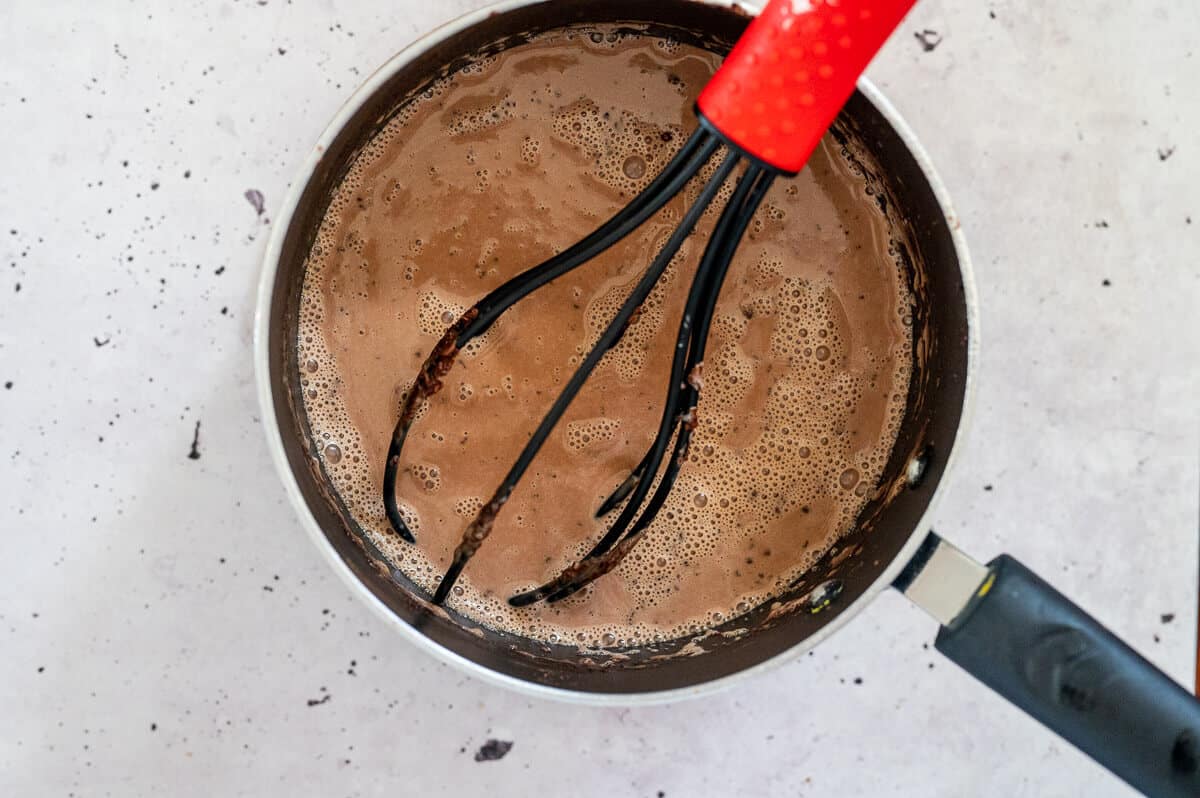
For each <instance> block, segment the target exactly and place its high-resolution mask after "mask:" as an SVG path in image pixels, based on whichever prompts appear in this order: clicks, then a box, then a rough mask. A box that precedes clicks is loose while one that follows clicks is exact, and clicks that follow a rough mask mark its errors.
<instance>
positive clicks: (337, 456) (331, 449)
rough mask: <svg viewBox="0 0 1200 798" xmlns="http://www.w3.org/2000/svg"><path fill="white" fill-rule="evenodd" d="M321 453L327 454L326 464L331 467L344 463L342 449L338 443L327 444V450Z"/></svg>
mask: <svg viewBox="0 0 1200 798" xmlns="http://www.w3.org/2000/svg"><path fill="white" fill-rule="evenodd" d="M321 451H322V452H323V453H324V454H325V462H327V463H329V464H330V465H337V464H338V463H340V462H342V447H340V446H338V445H337V444H336V443H327V444H325V448H324V449H322V450H321Z"/></svg>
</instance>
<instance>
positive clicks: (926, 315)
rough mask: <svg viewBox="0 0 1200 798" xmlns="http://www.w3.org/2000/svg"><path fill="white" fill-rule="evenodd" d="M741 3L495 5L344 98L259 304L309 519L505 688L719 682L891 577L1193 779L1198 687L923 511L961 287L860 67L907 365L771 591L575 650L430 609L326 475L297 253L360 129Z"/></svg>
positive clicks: (1166, 779) (450, 654)
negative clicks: (887, 416) (613, 39)
mask: <svg viewBox="0 0 1200 798" xmlns="http://www.w3.org/2000/svg"><path fill="white" fill-rule="evenodd" d="M749 14H750V12H748V11H746V10H745V9H744V8H743V7H741V6H737V5H734V4H730V3H726V2H718V1H717V0H708V1H705V2H701V1H700V0H659V1H658V2H655V3H646V2H643V1H642V0H574V1H573V2H555V1H553V0H551V1H550V2H536V1H535V0H514V1H513V2H506V3H501V4H499V5H495V6H491V7H489V8H486V9H483V10H481V11H478V12H475V13H473V14H469V15H467V16H465V17H462V18H461V19H459V20H457V21H455V22H452V23H450V24H448V25H446V26H444V27H442V28H440V29H438V30H437V31H434V32H433V33H431V34H429V35H427V36H425V37H424V38H422V39H420V40H419V41H417V42H415V43H414V44H412V45H411V46H410V47H408V48H407V49H406V50H404V51H403V52H401V53H400V54H398V55H396V56H395V57H393V58H392V59H391V60H390V61H388V62H387V63H386V64H385V65H384V66H383V67H382V68H381V69H379V71H377V72H376V73H375V74H374V75H372V76H371V77H370V78H369V79H368V80H367V81H366V83H365V84H364V85H363V86H362V87H361V88H360V89H359V90H358V91H357V92H356V93H355V94H354V95H353V97H352V98H351V99H350V101H349V102H348V103H347V104H346V105H345V106H344V107H343V108H342V109H341V110H340V111H339V112H338V114H337V116H336V117H335V118H334V120H333V122H332V123H331V124H330V126H329V127H328V129H327V130H326V131H325V133H324V134H323V135H322V136H321V138H320V141H319V142H318V144H317V147H316V149H315V151H314V153H313V154H312V156H311V157H310V158H309V160H308V162H307V163H306V164H305V166H304V171H303V173H302V174H301V176H300V179H299V180H298V181H296V182H295V183H294V186H293V189H292V191H291V193H290V194H289V195H288V197H287V198H286V200H285V202H284V204H283V207H282V208H281V210H280V212H279V214H278V217H277V223H276V227H275V229H274V233H273V235H272V238H271V241H270V243H269V246H268V250H267V255H266V262H265V266H264V269H263V274H262V280H261V284H260V291H259V301H258V308H257V318H256V322H255V336H256V338H255V358H256V366H257V379H258V390H259V397H260V401H261V404H262V414H263V420H264V424H265V427H266V432H267V436H268V441H269V445H270V448H271V451H272V454H273V457H274V459H275V462H276V465H277V467H278V470H279V473H280V476H281V478H282V480H283V483H284V485H285V488H286V490H287V493H288V495H289V497H290V499H291V501H292V503H293V504H294V505H295V508H296V511H297V513H298V515H299V517H300V519H301V522H302V524H303V526H304V527H305V529H306V530H307V531H308V532H309V534H310V535H311V537H312V538H313V540H314V541H315V542H316V544H317V546H318V548H319V549H320V550H321V551H322V552H323V553H324V554H325V555H326V557H327V559H328V560H329V561H330V563H331V565H332V566H333V568H334V569H335V570H336V571H337V572H338V573H339V574H340V575H341V576H342V577H344V578H345V580H346V582H347V583H348V584H349V585H350V587H351V588H352V590H353V591H354V592H355V593H356V594H357V595H358V596H359V597H361V598H362V599H363V600H364V601H365V602H366V603H367V604H368V605H370V606H371V607H373V608H374V609H375V610H376V611H378V612H379V614H380V615H382V616H383V617H384V618H386V619H387V620H388V621H389V622H391V624H392V625H393V626H394V627H395V628H396V629H397V630H398V631H399V632H400V633H401V634H403V635H404V636H406V637H407V638H409V639H410V640H411V641H413V643H415V644H416V645H417V646H419V647H420V648H423V649H425V650H426V651H428V652H430V653H432V654H433V655H434V656H436V657H438V658H439V659H442V660H444V661H446V662H449V663H451V664H454V665H456V666H459V667H461V668H462V669H463V670H465V671H467V672H468V673H471V674H473V675H475V676H478V677H480V678H482V679H485V680H489V681H492V682H495V683H498V684H501V685H503V686H505V687H508V688H513V689H517V690H520V691H523V692H526V693H530V694H533V695H537V696H542V697H546V698H555V699H565V700H571V701H575V702H581V703H591V704H618V705H630V704H644V703H650V702H656V701H666V700H677V699H682V698H686V697H689V696H698V695H704V694H707V693H710V692H712V691H713V690H716V689H718V688H722V687H726V686H729V685H732V684H734V683H736V682H738V681H741V680H744V679H748V678H750V677H751V676H752V675H754V674H756V673H758V672H760V671H764V670H767V669H769V668H771V667H773V666H776V665H778V664H780V663H782V662H785V661H788V660H791V659H793V658H795V657H797V656H799V655H801V654H803V653H805V652H806V651H808V650H809V649H811V648H812V647H813V646H816V645H817V644H819V643H820V642H821V641H822V640H824V639H825V638H826V637H828V636H829V635H830V634H832V633H833V632H835V631H836V630H837V629H838V628H840V627H841V626H842V625H844V624H845V623H847V622H849V621H850V620H851V619H852V618H853V617H854V615H855V614H857V613H858V612H859V611H860V610H861V609H862V608H863V607H864V606H865V605H866V604H867V602H869V601H871V599H873V598H874V597H875V596H876V595H878V594H879V593H880V592H881V591H883V590H886V589H888V588H890V587H894V588H896V589H899V590H901V591H902V592H903V593H904V594H905V595H906V596H908V597H909V598H910V599H912V600H913V601H914V602H915V603H917V604H918V605H919V606H921V607H922V608H924V609H925V610H926V611H928V612H929V614H930V615H932V616H933V617H934V618H935V619H936V620H937V622H938V623H939V624H940V629H939V631H938V635H937V643H936V646H937V648H938V650H940V651H941V652H942V653H944V654H945V655H946V656H948V657H949V658H950V659H952V660H954V661H955V662H956V663H958V664H959V665H960V666H962V667H963V668H965V669H966V670H967V671H969V672H970V673H972V674H973V675H974V676H976V677H977V678H978V679H980V680H981V681H983V682H984V683H985V684H987V685H989V686H990V687H992V688H993V689H994V690H996V691H998V692H999V693H1001V694H1002V695H1004V696H1005V697H1006V698H1008V699H1009V700H1010V701H1012V702H1013V703H1015V704H1016V705H1018V706H1020V707H1021V708H1022V709H1024V710H1025V711H1026V712H1028V713H1029V714H1031V715H1032V716H1034V717H1035V718H1037V719H1038V720H1039V721H1041V722H1043V723H1044V724H1046V725H1047V726H1049V727H1050V728H1052V729H1054V730H1055V731H1057V732H1058V733H1059V734H1061V735H1062V736H1063V737H1065V738H1066V739H1068V740H1069V741H1071V742H1072V743H1074V744H1075V745H1076V746H1078V747H1079V748H1080V749H1082V750H1083V751H1084V752H1085V753H1087V754H1089V755H1090V756H1092V757H1093V758H1095V759H1096V760H1097V761H1099V762H1101V763H1102V764H1104V765H1105V766H1106V767H1108V768H1109V769H1111V770H1112V771H1113V772H1115V773H1116V774H1117V775H1119V776H1120V777H1122V778H1124V779H1125V780H1126V781H1128V782H1129V783H1130V784H1132V785H1134V786H1135V787H1137V788H1139V789H1141V790H1143V791H1145V792H1147V793H1150V794H1155V795H1190V796H1195V795H1200V704H1198V703H1197V702H1196V701H1195V700H1193V699H1192V697H1191V696H1190V695H1189V694H1188V693H1187V692H1186V691H1184V690H1183V689H1182V688H1181V687H1180V686H1179V685H1177V684H1176V683H1174V682H1173V681H1171V680H1170V679H1169V678H1168V677H1167V676H1165V675H1164V674H1162V673H1161V672H1159V671H1158V670H1156V669H1155V668H1154V667H1153V666H1152V665H1150V664H1149V663H1148V662H1146V661H1145V660H1144V659H1142V658H1141V657H1140V656H1138V655H1137V654H1136V653H1135V652H1134V651H1133V650H1132V649H1130V648H1129V647H1128V646H1126V645H1124V644H1123V643H1121V642H1120V641H1119V640H1118V639H1117V638H1115V637H1114V636H1113V635H1112V634H1110V633H1109V632H1108V631H1107V630H1106V629H1104V628H1103V627H1102V626H1100V625H1099V624H1098V623H1097V622H1095V621H1094V620H1092V619H1091V618H1089V617H1088V616H1087V615H1086V614H1084V613H1083V612H1082V611H1081V610H1080V609H1079V608H1077V607H1076V606H1075V605H1073V604H1072V603H1071V602H1070V601H1068V600H1067V599H1066V598H1064V597H1063V596H1062V595H1060V594H1059V593H1058V592H1056V591H1055V590H1054V589H1053V588H1051V587H1050V586H1049V585H1047V584H1046V583H1045V582H1043V581H1042V580H1040V579H1039V578H1038V577H1037V576H1035V575H1034V574H1032V573H1031V572H1030V571H1028V570H1027V569H1026V568H1024V567H1023V566H1022V565H1020V563H1018V562H1016V561H1015V560H1013V559H1012V558H1010V557H1007V556H1001V557H999V558H997V559H995V560H993V561H992V562H990V563H988V564H986V565H983V564H980V563H977V562H975V561H974V560H972V559H971V558H969V557H967V556H966V555H964V554H963V553H962V552H960V551H959V550H957V549H956V548H954V547H953V546H952V545H950V544H949V543H947V542H946V541H944V540H942V539H941V538H940V537H938V536H937V535H936V534H934V533H932V532H931V531H930V529H929V524H928V522H927V517H928V515H929V513H930V509H931V508H932V506H933V505H934V502H935V501H936V500H937V497H938V493H939V491H940V490H941V487H942V484H943V481H944V479H945V476H946V474H947V472H948V470H949V469H950V468H951V466H952V464H953V462H954V450H955V443H956V441H957V440H958V438H959V436H960V434H961V432H962V429H963V426H964V423H965V422H966V420H967V418H968V416H969V409H970V400H971V394H972V389H973V384H974V380H975V372H976V368H977V362H978V358H977V353H976V347H977V345H978V325H977V309H976V301H975V294H974V289H973V285H972V278H971V268H970V261H969V258H968V255H967V248H966V244H965V241H964V238H963V234H962V232H961V230H960V229H959V223H958V220H957V217H956V216H955V213H954V210H953V207H952V205H951V204H950V200H949V198H948V196H947V194H946V191H945V188H944V187H943V185H942V183H941V182H940V181H939V179H938V177H937V174H936V173H935V171H934V169H933V166H932V165H931V163H930V161H929V158H928V157H927V155H926V154H925V152H924V151H923V150H922V149H921V147H920V145H919V144H918V143H917V141H916V139H915V137H914V136H913V134H912V131H911V130H910V129H909V128H908V126H907V125H906V124H905V123H904V121H903V120H902V119H901V118H900V117H899V116H898V114H897V113H896V111H895V110H894V109H893V108H892V107H891V106H890V105H889V104H888V102H887V100H886V99H885V98H884V97H883V96H882V95H881V94H880V92H879V91H878V90H877V89H875V88H874V87H873V86H872V85H871V84H870V83H869V82H867V81H865V80H864V81H861V82H860V83H859V87H858V91H857V92H856V93H855V94H854V95H853V97H852V98H851V99H850V101H849V103H848V104H847V105H846V107H845V109H844V110H843V112H842V114H841V116H840V117H839V119H838V122H837V123H836V125H835V127H834V135H835V136H836V137H838V138H839V140H841V141H842V142H843V143H844V144H845V146H846V147H847V148H848V149H850V150H853V151H855V152H859V153H861V158H860V165H861V167H862V169H863V170H864V173H865V174H866V175H867V178H868V179H869V180H871V181H873V182H874V183H875V188H876V190H877V191H878V192H879V193H880V194H881V195H882V196H883V197H885V198H886V201H887V204H888V205H889V207H890V211H889V212H890V213H891V214H893V215H894V217H895V218H896V219H897V220H898V223H900V224H903V225H904V227H905V230H906V239H907V241H908V244H907V245H906V246H905V247H903V248H902V250H901V252H900V257H901V259H902V260H903V261H904V263H905V265H906V267H907V269H908V271H909V278H910V280H911V285H912V290H913V293H914V296H915V297H916V298H917V309H916V311H915V313H914V315H913V336H914V347H915V351H916V353H917V358H916V363H915V373H914V376H913V380H912V386H911V390H910V395H909V397H908V403H907V408H906V411H905V418H904V424H903V427H902V431H901V433H900V435H899V438H898V440H897V443H896V446H895V449H894V452H893V454H892V457H891V459H890V462H889V463H888V465H887V468H886V470H885V478H884V480H883V484H884V488H885V489H884V490H881V491H880V492H879V496H878V498H876V499H875V500H873V501H872V502H871V503H869V504H868V506H867V507H866V509H865V510H864V511H863V513H862V514H861V516H860V517H859V519H858V523H857V524H856V526H855V528H854V530H853V531H852V532H851V533H850V534H848V535H847V536H846V537H845V538H844V539H842V540H841V541H839V543H838V545H837V546H836V547H835V548H834V549H832V550H831V551H830V552H828V554H827V555H826V556H825V557H824V558H823V559H822V560H821V561H820V562H818V563H817V564H816V565H815V566H813V567H812V568H811V569H810V570H809V571H808V572H806V573H805V574H804V575H803V577H802V578H800V579H799V580H798V581H797V582H795V583H794V584H793V585H791V587H790V589H789V590H788V591H787V592H786V593H785V594H784V595H782V596H779V597H777V598H776V599H775V600H773V601H771V602H767V603H766V604H764V605H763V606H760V607H757V608H755V609H753V610H752V611H751V612H749V613H747V614H746V615H743V616H741V617H738V618H736V619H731V620H729V621H727V622H726V626H728V630H725V629H723V628H721V627H718V628H717V629H716V630H715V633H713V634H709V635H708V636H706V637H705V638H704V639H703V640H702V641H700V642H699V644H697V641H695V640H694V639H680V640H674V641H669V642H665V643H662V644H656V645H653V646H647V647H643V648H641V649H639V650H637V651H612V652H609V654H610V655H609V656H606V655H605V654H604V653H600V654H594V653H591V652H589V655H588V657H587V658H583V657H581V656H580V655H579V652H578V650H576V649H575V648H574V647H572V646H565V645H553V644H549V643H539V642H535V641H531V640H528V639H525V638H519V637H515V636H512V635H508V634H504V633H501V632H498V631H495V630H492V629H489V628H487V627H481V626H478V625H476V624H475V623H474V622H472V621H471V620H469V619H467V618H465V617H462V616H459V615H457V614H455V613H454V612H453V611H446V610H443V609H440V608H437V609H435V608H433V607H432V606H431V605H430V604H429V603H428V595H426V594H425V593H424V592H423V591H422V590H421V589H419V588H417V587H416V586H415V585H414V584H412V583H411V582H410V581H409V580H408V579H407V578H406V577H405V576H404V574H403V573H401V572H400V571H397V570H395V569H393V568H392V567H391V566H389V564H388V563H387V561H386V560H385V559H384V557H383V556H382V554H381V553H380V552H379V551H377V550H376V549H375V548H374V547H373V546H372V545H371V543H370V541H369V539H368V538H367V536H366V535H365V534H364V533H363V531H362V530H361V529H360V528H358V526H357V525H356V524H355V522H354V519H353V518H352V517H351V515H350V514H349V513H348V512H347V510H346V508H345V507H344V506H342V505H341V503H340V501H339V499H338V497H337V496H336V495H334V494H333V493H332V492H331V491H330V490H329V489H328V488H327V487H326V485H327V482H326V480H325V479H324V477H323V474H322V471H321V468H322V467H321V464H320V460H319V458H317V457H316V456H315V452H316V449H315V447H316V444H315V443H314V441H313V435H312V431H311V430H310V429H309V428H308V427H307V424H306V422H305V420H304V414H303V413H302V412H298V411H299V410H300V405H299V398H298V397H299V396H300V382H299V380H300V367H299V364H298V363H297V357H296V348H295V346H294V342H295V335H296V320H297V312H298V303H299V297H300V287H301V281H302V277H303V269H304V261H305V256H306V254H307V253H308V251H309V249H310V247H311V244H312V241H313V237H314V235H315V233H316V231H317V229H318V226H319V222H320V219H321V217H322V215H323V213H324V210H325V207H326V204H327V201H328V198H329V197H330V195H331V193H332V191H333V189H334V187H335V186H336V185H337V183H338V181H339V180H340V178H341V177H342V176H343V175H344V173H345V169H346V167H347V165H348V164H349V162H350V160H351V158H352V156H353V154H354V153H355V152H356V151H357V149H358V148H359V147H360V146H361V145H362V144H363V143H364V142H365V141H366V140H368V139H369V137H370V136H371V134H372V133H373V132H374V131H376V130H378V129H379V127H380V126H381V125H383V124H385V123H386V122H387V120H388V119H389V118H390V116H391V115H392V114H393V113H394V112H395V111H396V110H397V109H398V108H399V107H402V106H403V104H404V102H405V100H406V99H407V98H410V97H412V96H414V95H415V94H416V93H419V92H421V91H422V90H423V89H424V88H426V87H427V86H429V85H430V83H431V82H432V81H433V80H435V79H436V78H438V77H440V76H444V75H445V74H447V73H449V72H452V71H454V70H456V69H458V68H461V67H462V66H463V65H465V64H467V63H469V62H470V61H471V60H472V59H473V58H477V57H478V56H479V55H481V54H486V53H488V52H495V51H497V50H501V49H504V48H506V47H511V46H513V45H515V44H518V43H520V42H521V41H524V40H525V39H526V38H528V37H529V36H530V35H531V34H537V33H540V32H544V31H547V30H551V29H557V28H561V27H563V26H570V25H588V24H617V25H626V26H630V27H632V28H635V29H637V30H640V31H647V32H649V33H651V34H653V35H659V36H664V37H666V36H669V37H673V38H674V39H676V40H678V41H681V42H684V43H687V44H691V45H694V46H698V47H703V48H706V49H709V50H712V51H714V52H718V53H723V52H726V51H727V50H728V49H729V47H730V46H731V44H732V43H733V42H734V41H735V40H736V39H737V37H738V35H739V34H740V33H741V31H742V30H743V29H744V28H745V26H746V25H747V23H748V21H749V18H750V17H749ZM733 630H737V633H736V634H732V633H731V634H722V633H721V632H722V631H731V632H732V631H733ZM685 648H686V649H687V650H686V651H685V650H684V649H685Z"/></svg>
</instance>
